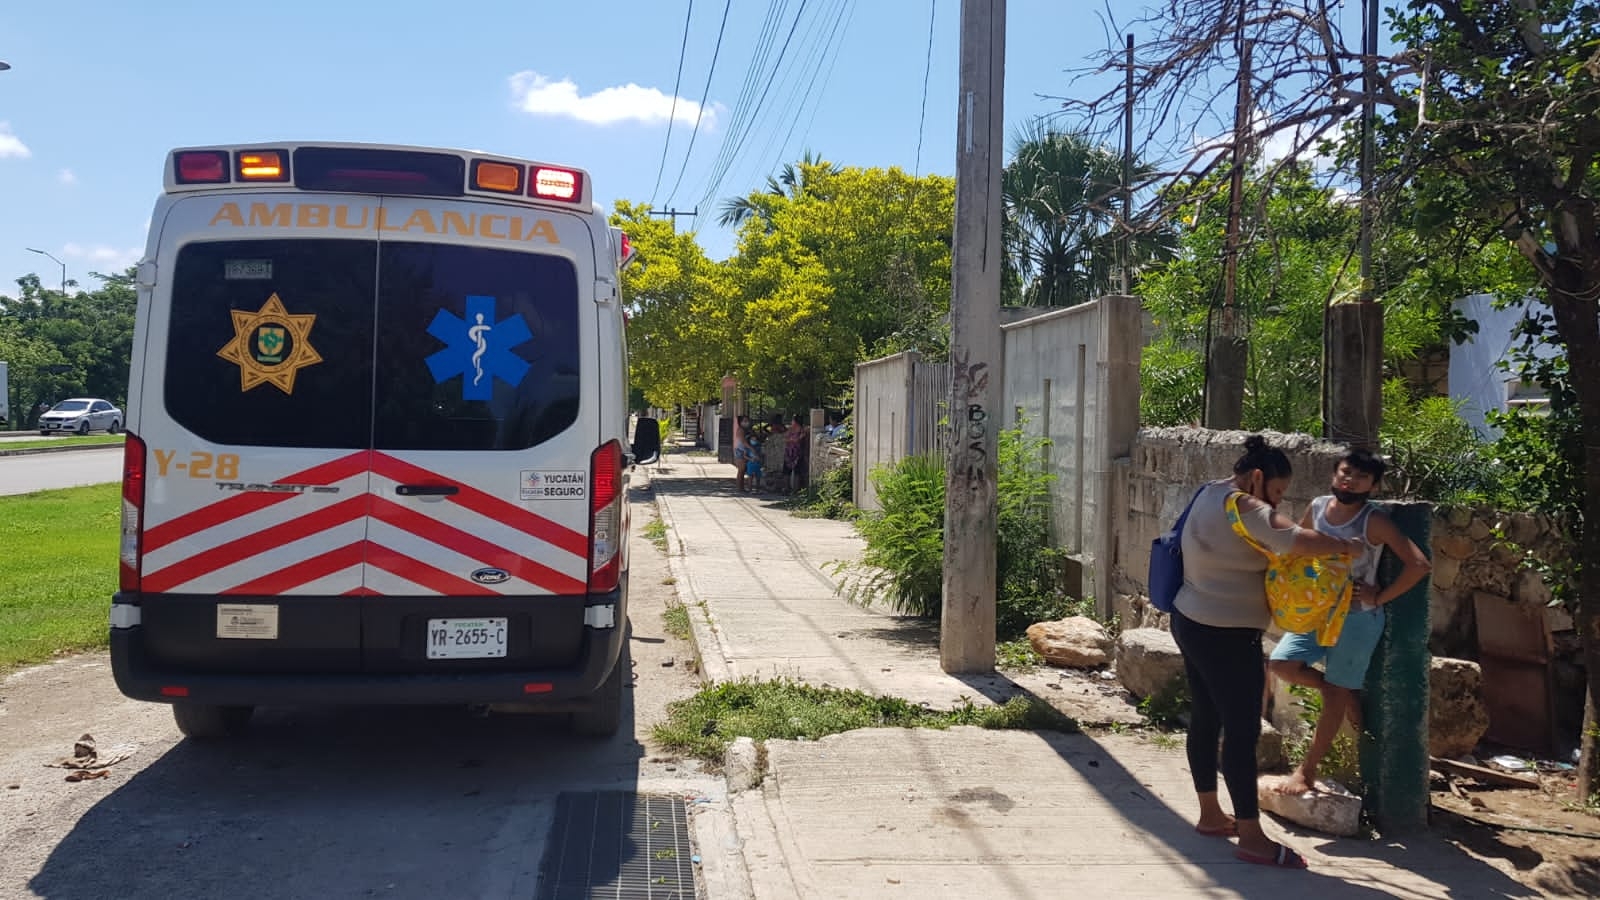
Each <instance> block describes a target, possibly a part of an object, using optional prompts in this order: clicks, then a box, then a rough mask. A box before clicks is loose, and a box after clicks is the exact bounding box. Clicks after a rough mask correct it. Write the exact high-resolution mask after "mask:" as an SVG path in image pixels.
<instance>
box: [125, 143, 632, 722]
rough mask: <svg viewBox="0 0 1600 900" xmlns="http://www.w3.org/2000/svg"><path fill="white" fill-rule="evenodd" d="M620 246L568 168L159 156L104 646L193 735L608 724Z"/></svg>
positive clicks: (241, 150) (337, 147) (248, 155)
mask: <svg viewBox="0 0 1600 900" xmlns="http://www.w3.org/2000/svg"><path fill="white" fill-rule="evenodd" d="M630 257H631V250H630V249H629V246H628V242H627V238H626V236H625V235H623V234H622V232H621V231H619V230H617V229H614V228H611V227H609V226H608V224H607V222H606V219H605V216H604V215H603V214H602V212H601V211H600V210H598V209H596V208H595V206H594V203H593V201H592V188H591V184H590V180H589V176H588V174H587V173H586V172H584V171H582V170H580V169H575V168H572V167H569V166H556V165H548V164H545V163H540V162H534V161H531V160H524V159H515V158H511V157H506V156H495V155H490V154H485V153H478V152H464V151H454V150H440V149H429V148H421V147H406V146H387V145H370V144H341V143H294V142H282V143H266V144H249V145H239V146H213V147H194V148H186V149H180V150H175V151H173V152H172V153H170V154H169V155H168V158H167V162H166V173H165V190H164V192H163V193H162V195H161V197H160V198H159V199H158V200H157V202H156V207H155V212H154V214H153V215H152V216H151V220H150V235H149V241H148V245H147V247H146V251H145V255H144V258H143V259H142V261H141V262H140V263H139V264H138V267H137V285H138V313H137V319H136V324H135V329H134V345H133V356H132V372H131V377H130V380H129V396H128V409H127V421H126V425H127V431H128V436H127V444H126V451H125V457H124V463H123V486H122V531H121V547H120V567H119V568H120V581H119V589H118V591H117V592H116V594H115V595H114V597H113V598H112V605H111V657H112V667H113V672H114V673H115V677H116V682H117V685H118V687H119V688H120V689H121V691H122V692H123V693H124V694H126V695H127V696H129V697H133V698H136V699H141V700H149V701H156V702H162V703H169V704H171V705H172V709H173V713H174V717H175V719H176V720H177V724H178V727H179V729H180V730H181V731H182V732H183V733H184V734H185V735H187V736H189V737H192V738H215V737H223V736H226V735H230V734H233V733H236V732H238V731H240V730H241V729H242V728H243V727H244V726H245V725H246V723H247V722H248V721H249V719H250V717H251V714H252V711H253V710H254V709H255V708H256V707H258V706H263V705H271V706H297V705H328V704H340V705H343V704H351V705H354V704H465V705H469V706H473V707H484V708H514V709H532V710H537V711H550V712H562V713H566V714H570V716H571V724H572V727H573V729H574V730H575V731H577V732H579V733H583V734H591V735H607V734H611V733H613V732H615V731H616V730H617V728H618V725H619V723H620V721H621V715H622V700H623V688H624V686H625V684H626V683H627V682H628V681H629V680H630V679H631V672H630V663H629V659H628V652H627V639H628V629H627V613H628V546H627V541H626V536H627V533H628V507H627V502H626V492H627V479H628V469H629V467H630V466H631V464H632V463H633V461H634V460H635V458H636V454H639V453H643V454H647V455H648V454H653V453H654V452H656V450H657V449H658V448H659V433H658V432H657V431H656V430H655V428H656V423H655V422H654V421H650V420H645V421H644V422H642V423H641V428H640V435H641V437H640V443H639V444H637V445H635V444H633V443H631V442H629V441H628V437H627V434H626V431H627V421H628V411H627V397H628V391H627V383H626V371H627V356H626V347H625V344H624V316H623V309H622V302H621V296H620V272H621V270H622V268H623V266H625V265H626V264H627V262H628V261H629V259H630Z"/></svg>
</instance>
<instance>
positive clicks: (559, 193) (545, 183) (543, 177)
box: [528, 166, 583, 203]
mask: <svg viewBox="0 0 1600 900" xmlns="http://www.w3.org/2000/svg"><path fill="white" fill-rule="evenodd" d="M528 193H529V194H530V195H531V196H534V197H539V198H541V199H544V200H562V201H565V202H567V203H577V202H578V201H579V200H580V199H582V197H583V173H582V172H574V171H573V170H571V169H558V168H556V167H555V166H534V167H533V174H532V176H531V177H530V178H529V179H528Z"/></svg>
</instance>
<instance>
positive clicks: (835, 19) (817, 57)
mask: <svg viewBox="0 0 1600 900" xmlns="http://www.w3.org/2000/svg"><path fill="white" fill-rule="evenodd" d="M849 2H850V0H835V2H834V3H833V5H832V6H831V7H829V8H827V9H823V10H818V11H817V12H816V14H815V16H814V17H813V20H812V23H813V24H816V22H817V21H822V22H829V21H831V22H832V23H833V25H832V26H831V27H829V28H828V30H827V34H826V36H825V37H822V38H821V39H819V40H813V41H812V42H811V43H810V44H809V45H808V46H807V47H805V48H804V49H803V51H802V52H801V53H800V54H797V55H796V56H794V57H792V58H791V59H792V61H791V63H790V65H789V68H788V70H787V71H786V72H785V73H784V76H783V77H784V79H785V80H788V78H789V77H790V76H794V83H793V85H791V86H790V87H789V90H788V93H787V95H786V96H785V97H784V99H783V101H782V102H780V103H776V104H773V105H772V106H769V107H768V108H767V109H766V110H765V111H764V113H763V121H766V119H767V118H768V117H769V116H771V115H772V114H774V113H775V112H776V111H777V110H787V111H788V112H789V113H790V115H789V130H788V131H786V132H784V134H783V137H782V139H781V140H780V139H779V137H778V130H777V127H774V128H773V129H772V131H771V137H769V138H768V140H767V142H766V143H765V144H763V145H762V147H761V151H760V153H758V154H756V156H755V159H756V160H758V161H759V160H773V162H772V167H773V168H776V167H778V166H780V165H782V164H783V163H785V162H787V161H788V147H789V140H790V138H792V137H794V131H795V128H796V126H798V125H799V123H800V118H801V117H802V116H803V115H805V109H806V107H807V106H810V105H811V104H812V103H813V102H814V100H813V92H814V90H815V88H816V86H817V79H818V77H820V76H821V75H822V63H823V60H825V59H827V57H828V53H829V52H830V51H831V50H832V49H833V45H834V41H835V40H836V39H837V37H838V35H839V30H840V26H841V25H842V24H843V23H844V15H843V14H844V11H845V7H846V6H847V5H848V3H849ZM816 33H817V34H818V35H821V34H822V31H821V29H819V30H818V31H817V32H816ZM807 72H809V73H810V74H811V77H810V79H809V81H808V80H807V79H806V73H807ZM760 127H761V125H760V123H757V130H760Z"/></svg>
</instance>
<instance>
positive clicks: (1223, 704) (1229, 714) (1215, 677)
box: [1172, 612, 1267, 819]
mask: <svg viewBox="0 0 1600 900" xmlns="http://www.w3.org/2000/svg"><path fill="white" fill-rule="evenodd" d="M1172 637H1173V638H1174V639H1175V640H1176V641H1177V642H1178V649H1180V650H1182V651H1183V667H1184V670H1185V671H1186V672H1187V673H1188V676H1189V697H1190V707H1189V742H1188V750H1189V773H1190V775H1191V776H1193V778H1194V789H1195V791H1196V792H1198V793H1201V794H1209V793H1212V792H1214V791H1216V789H1217V738H1218V737H1219V736H1220V737H1221V738H1222V777H1223V780H1225V781H1226V782H1227V783H1228V795H1229V796H1230V797H1232V798H1233V816H1234V818H1236V819H1255V818H1259V817H1260V815H1261V813H1260V810H1259V808H1258V807H1257V805H1256V742H1257V741H1258V740H1260V738H1261V695H1262V693H1263V691H1265V689H1266V678H1267V676H1266V668H1265V664H1264V663H1263V662H1262V658H1261V632H1260V631H1258V630H1257V629H1254V628H1213V627H1212V626H1210V625H1202V624H1200V623H1199V622H1196V621H1194V620H1193V619H1190V618H1188V617H1187V616H1185V615H1184V614H1183V613H1181V612H1174V613H1173V614H1172Z"/></svg>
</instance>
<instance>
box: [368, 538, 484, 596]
mask: <svg viewBox="0 0 1600 900" xmlns="http://www.w3.org/2000/svg"><path fill="white" fill-rule="evenodd" d="M367 564H368V565H372V566H377V567H378V568H380V569H383V570H384V571H386V572H392V573H394V574H395V575H398V576H400V577H401V578H404V579H405V580H407V581H409V582H412V583H413V584H420V585H422V586H423V587H425V588H428V589H429V590H431V591H433V592H434V593H438V594H444V595H445V596H453V597H459V596H463V595H475V596H493V595H494V593H495V592H494V591H492V590H490V589H489V588H487V587H485V586H484V585H481V584H478V583H477V582H475V581H468V580H467V579H465V578H458V577H456V576H455V575H451V574H450V573H449V572H445V571H443V570H441V569H436V568H434V567H433V566H430V565H428V564H427V563H424V562H421V561H419V560H415V559H412V558H411V557H409V556H405V555H403V554H400V553H396V552H395V551H393V550H390V549H389V548H388V547H384V546H382V545H380V544H376V543H373V542H372V541H368V542H367Z"/></svg>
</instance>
